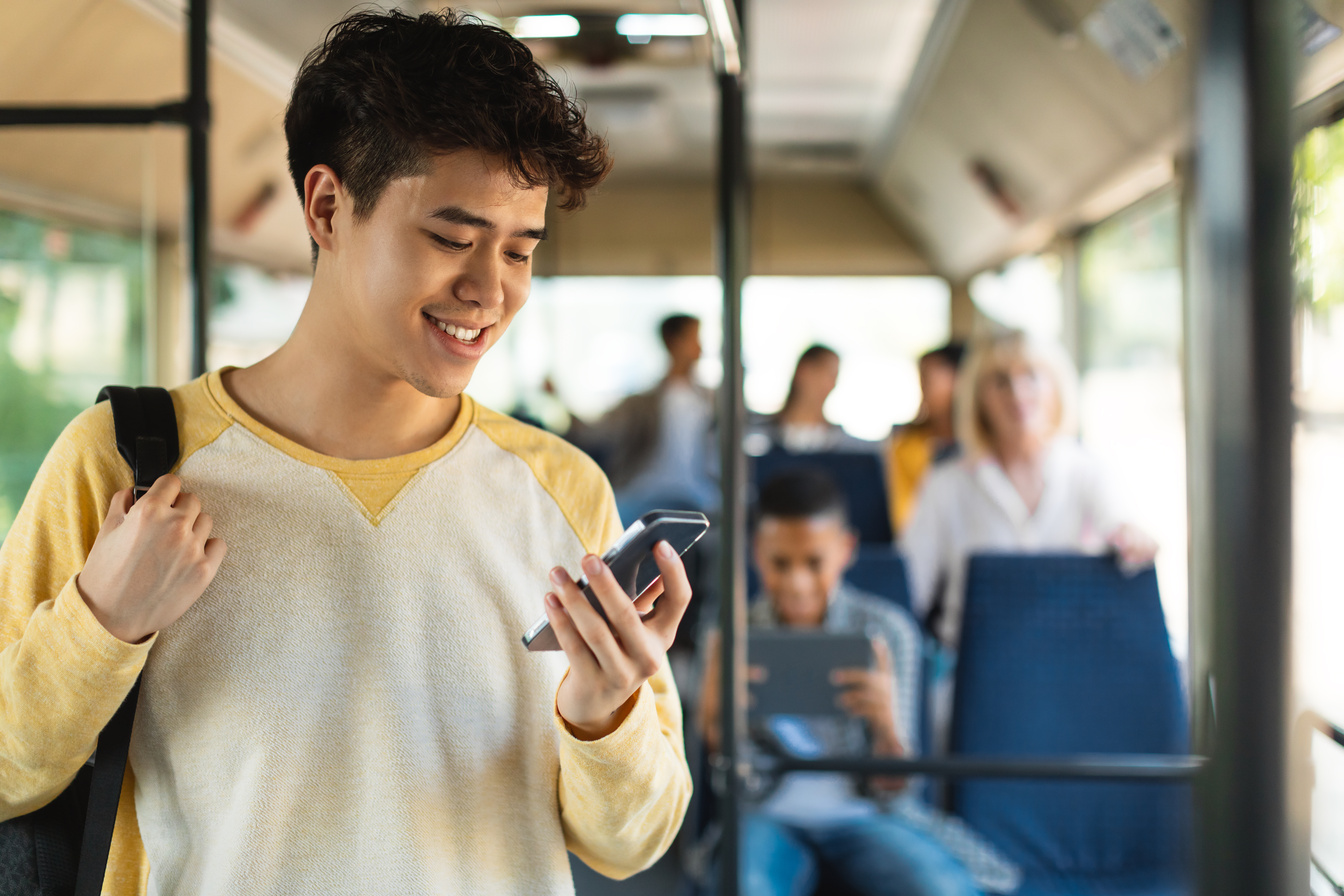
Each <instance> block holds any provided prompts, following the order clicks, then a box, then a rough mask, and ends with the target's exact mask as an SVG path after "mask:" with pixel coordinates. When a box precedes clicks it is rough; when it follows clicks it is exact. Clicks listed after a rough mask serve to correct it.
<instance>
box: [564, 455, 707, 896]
mask: <svg viewBox="0 0 1344 896" xmlns="http://www.w3.org/2000/svg"><path fill="white" fill-rule="evenodd" d="M602 484H603V486H605V488H604V489H603V491H602V495H603V500H602V504H603V505H604V506H603V507H602V512H601V513H600V514H598V515H597V518H596V519H595V520H594V523H595V524H596V525H594V526H593V527H592V529H593V531H592V532H591V533H589V534H587V535H586V537H585V538H584V541H585V543H592V544H594V547H591V548H589V550H592V551H593V552H594V553H597V552H598V546H601V547H606V546H607V545H610V544H612V543H613V542H615V540H616V539H617V538H618V537H619V536H620V534H621V521H620V516H619V514H618V512H617V510H616V500H615V498H613V497H612V496H611V487H610V486H609V485H607V484H606V482H605V477H604V478H603V483H602ZM636 693H637V696H636V699H635V705H634V706H633V707H632V708H631V710H630V714H629V715H627V716H626V717H625V719H624V721H622V722H621V725H620V727H619V728H617V729H616V730H615V731H613V732H612V733H610V734H608V735H607V736H606V737H603V738H600V739H598V740H595V741H581V740H579V739H578V738H576V737H574V735H573V734H571V733H570V731H569V729H568V728H567V727H566V726H565V723H564V721H563V720H562V719H561V718H560V714H559V712H556V714H555V722H556V727H557V728H558V729H559V731H560V781H559V793H560V822H561V824H562V826H563V827H564V831H565V845H566V846H567V847H569V850H570V851H571V852H573V853H574V854H575V855H576V856H578V857H579V858H580V859H583V861H584V862H585V863H587V865H588V867H590V868H592V869H593V870H594V871H597V872H599V873H601V874H605V875H606V876H607V877H613V878H616V879H618V880H619V879H623V878H626V877H629V876H630V875H632V874H635V873H637V872H640V871H643V870H644V869H645V868H648V867H649V866H650V865H652V864H653V863H654V862H656V861H658V859H659V858H660V857H661V856H662V855H663V853H665V852H667V849H668V847H670V846H671V845H672V841H673V840H675V839H676V836H677V831H679V830H680V829H681V822H682V819H683V818H684V817H685V815H686V807H687V806H688V805H689V804H690V800H691V772H690V768H689V767H688V766H687V765H686V747H685V737H684V735H683V733H682V717H681V698H680V696H679V695H678V694H677V686H676V683H675V682H674V681H673V679H672V669H671V667H670V666H669V665H668V663H667V657H663V663H662V668H661V669H659V671H658V672H657V673H656V674H655V675H654V676H653V677H652V678H650V679H649V680H648V681H647V682H646V683H645V684H644V685H642V686H641V687H640V689H639V691H638V692H636Z"/></svg>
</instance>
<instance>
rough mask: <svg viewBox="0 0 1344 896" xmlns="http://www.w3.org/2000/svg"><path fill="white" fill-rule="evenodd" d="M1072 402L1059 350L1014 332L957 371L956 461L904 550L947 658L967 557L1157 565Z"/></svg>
mask: <svg viewBox="0 0 1344 896" xmlns="http://www.w3.org/2000/svg"><path fill="white" fill-rule="evenodd" d="M1077 391H1078V384H1077V375H1076V374H1075V373H1074V370H1073V365H1072V364H1071V363H1070V362H1069V360H1068V358H1067V356H1066V355H1065V354H1064V352H1063V350H1062V349H1061V348H1059V347H1058V346H1055V345H1051V344H1046V343H1042V342H1040V341H1038V340H1036V339H1033V338H1032V337H1030V336H1027V335H1026V334H1025V333H1022V332H1018V331H1012V332H1007V333H1004V334H1001V335H999V336H996V337H994V338H992V339H990V340H988V341H987V342H986V343H985V344H983V345H982V346H980V347H979V348H978V349H977V350H976V351H975V352H974V353H973V354H972V356H971V357H970V358H969V359H968V360H967V362H966V367H965V369H964V370H963V371H962V376H961V380H960V382H959V383H958V386H957V395H956V420H957V436H958V439H959V441H960V442H961V445H962V450H963V452H964V454H963V457H962V458H961V459H960V460H957V461H955V462H951V463H946V464H942V465H941V466H939V467H937V468H935V469H934V470H933V471H932V472H930V473H929V475H928V477H927V478H926V479H925V482H924V489H923V492H922V493H921V495H920V499H919V506H918V507H917V508H916V510H915V515H914V517H913V518H912V519H911V521H910V525H909V527H908V528H907V530H906V532H905V533H904V535H903V537H902V539H901V550H902V552H903V553H904V554H905V559H906V564H907V568H908V571H909V575H910V597H911V601H912V604H913V606H914V610H915V613H916V614H917V615H919V616H920V617H921V618H922V619H924V620H925V623H926V625H927V626H928V627H929V628H930V629H931V630H932V631H933V632H934V633H935V634H936V635H937V636H938V639H939V640H940V641H941V642H942V644H943V645H945V646H946V647H947V648H949V649H950V651H955V649H956V646H957V644H958V642H959V640H960V637H961V615H962V608H963V604H964V602H965V593H964V589H965V579H966V562H967V560H968V559H969V557H970V556H971V555H972V554H975V553H979V552H982V551H1018V552H1021V551H1084V552H1101V551H1105V550H1113V551H1115V552H1116V554H1117V557H1118V560H1119V562H1120V563H1121V564H1122V566H1124V567H1126V568H1130V569H1135V570H1137V569H1140V568H1142V567H1145V566H1147V565H1148V564H1150V563H1152V561H1153V557H1154V556H1155V555H1156V554H1157V542H1155V541H1153V539H1152V538H1151V537H1149V536H1148V535H1147V534H1145V533H1144V532H1143V531H1142V530H1140V529H1139V528H1137V527H1136V526H1134V525H1132V524H1130V523H1128V522H1127V517H1126V515H1125V512H1124V511H1123V510H1122V507H1121V502H1120V501H1119V500H1118V498H1117V496H1116V495H1115V493H1114V491H1113V490H1112V489H1111V488H1110V487H1109V483H1108V482H1107V480H1106V477H1105V475H1104V474H1103V471H1102V468H1101V465H1100V464H1099V463H1098V461H1097V460H1096V459H1095V458H1094V457H1093V456H1092V455H1091V454H1089V453H1088V452H1087V451H1085V450H1084V449H1083V448H1082V446H1081V445H1079V444H1078V442H1077V440H1076V439H1075V438H1074V429H1075V419H1076V416H1075V404H1076V396H1077ZM931 691H932V692H933V695H934V697H933V700H932V716H933V740H934V749H935V751H941V748H942V746H943V744H945V743H946V736H947V726H948V721H949V717H950V709H951V690H950V681H949V680H948V679H947V678H943V679H940V680H938V681H934V682H932V683H931Z"/></svg>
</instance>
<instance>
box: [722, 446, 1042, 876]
mask: <svg viewBox="0 0 1344 896" xmlns="http://www.w3.org/2000/svg"><path fill="white" fill-rule="evenodd" d="M855 545H856V540H855V536H854V534H853V533H852V532H851V531H850V529H849V524H848V519H847V515H846V505H845V499H844V496H843V495H842V494H841V492H840V490H839V488H838V487H837V486H836V484H835V483H834V481H832V480H831V479H830V478H829V477H828V476H827V475H826V474H824V473H821V472H818V471H812V470H807V469H801V470H797V471H790V472H784V473H781V474H779V475H778V476H776V477H775V478H773V479H771V480H770V481H769V482H767V483H766V484H765V485H763V486H762V487H761V493H760V498H759V503H758V507H757V526H756V533H755V537H754V545H753V546H754V559H755V563H756V569H757V571H758V572H759V573H760V577H761V585H762V592H763V594H762V596H760V597H758V598H757V599H756V600H755V601H754V602H753V603H752V605H751V606H750V608H749V609H748V621H749V623H750V625H751V626H752V627H753V628H776V627H786V628H803V629H815V628H820V629H824V630H826V631H831V632H865V633H868V634H869V635H870V636H871V637H872V639H873V655H874V658H875V662H874V668H871V669H841V670H836V671H834V672H833V673H832V681H833V682H834V683H835V684H838V685H843V686H844V687H845V690H844V692H843V695H842V696H841V697H840V703H841V706H842V707H843V709H844V710H845V712H846V713H847V714H848V715H849V717H850V718H849V719H848V720H846V719H821V718H803V717H788V718H787V719H786V720H785V719H783V718H782V717H781V719H771V720H765V725H766V728H767V729H772V730H773V728H774V726H776V725H780V723H781V722H782V723H783V724H782V725H780V727H779V733H780V735H781V736H780V737H779V742H780V745H781V746H783V747H784V748H785V749H788V748H791V747H792V748H795V749H798V748H801V749H802V751H803V752H805V754H808V755H844V754H849V755H855V754H856V753H857V752H859V751H867V752H871V753H872V754H873V755H877V756H902V755H907V754H910V753H911V752H913V751H912V750H911V743H912V738H913V737H914V736H915V734H914V733H915V732H916V731H917V724H918V722H917V718H918V708H919V688H920V685H919V668H920V635H919V629H918V627H917V626H916V625H915V622H914V620H913V619H912V618H911V616H910V614H908V613H906V612H905V611H904V610H902V609H900V608H899V607H897V606H895V605H893V604H891V603H889V602H887V601H884V600H882V599H881V598H879V597H875V596H873V595H870V594H866V593H864V592H862V591H859V590H857V589H855V588H854V587H852V586H851V585H849V584H847V583H846V582H845V581H844V578H843V577H844V572H845V570H846V568H848V566H849V565H850V561H851V560H852V559H853V556H854V549H855ZM715 640H716V639H711V646H710V649H709V653H708V661H707V663H706V669H705V676H704V681H703V688H702V693H701V697H700V712H699V717H700V724H701V728H702V730H703V731H704V733H705V740H706V743H707V746H708V747H709V748H710V749H711V750H713V749H715V748H716V747H717V745H718V740H719V737H718V727H719V726H718V714H719V692H718V682H719V663H718V653H717V644H716V643H714V642H715ZM752 674H756V673H754V671H753V673H752ZM872 783H873V787H872V790H871V791H870V792H866V793H865V792H861V791H860V790H859V789H857V788H856V787H855V784H854V781H853V779H852V778H851V777H850V776H848V775H845V774H839V773H817V772H794V773H790V774H788V775H785V776H784V778H783V779H782V780H781V781H780V782H779V783H778V786H777V787H775V788H774V789H773V790H772V791H771V792H769V793H768V794H762V795H758V797H757V799H756V805H754V806H753V807H752V809H751V810H750V811H749V812H748V813H747V814H746V816H745V824H744V828H743V846H742V869H741V873H742V887H743V892H745V893H751V894H753V896H757V894H760V896H775V894H779V896H806V894H810V893H812V892H813V890H814V888H815V887H816V884H817V881H818V879H819V878H821V877H822V875H823V874H824V875H825V877H826V879H829V880H831V881H835V882H840V883H842V884H843V885H844V886H845V887H847V888H848V889H849V890H850V891H852V892H856V893H860V894H864V896H888V894H890V896H969V894H974V893H976V892H978V888H983V889H986V890H990V891H992V892H1011V891H1012V889H1013V888H1015V887H1016V886H1017V883H1018V881H1019V880H1020V874H1019V873H1018V872H1017V870H1016V869H1015V868H1014V867H1013V866H1012V865H1011V864H1010V863H1008V862H1007V861H1006V860H1005V859H1003V858H1001V857H1000V856H998V855H997V854H996V853H995V852H994V851H993V849H992V848H991V847H990V846H989V845H988V844H986V843H984V842H983V841H982V840H981V839H980V838H979V837H978V836H977V835H976V834H974V833H973V832H972V831H970V830H969V829H967V828H966V827H965V826H964V825H961V824H959V823H958V822H956V821H955V820H954V819H951V818H947V817H943V816H941V815H939V814H937V813H935V812H933V811H932V810H930V809H929V808H928V807H927V806H926V805H925V804H924V803H922V802H921V801H920V800H919V799H918V797H917V796H915V795H914V794H913V793H908V792H906V789H905V782H904V781H903V780H900V779H882V778H880V779H875V780H874V781H873V782H872Z"/></svg>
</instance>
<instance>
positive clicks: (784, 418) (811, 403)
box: [756, 344, 877, 454]
mask: <svg viewBox="0 0 1344 896" xmlns="http://www.w3.org/2000/svg"><path fill="white" fill-rule="evenodd" d="M839 377H840V355H839V354H837V353H836V351H835V349H833V348H830V347H829V346H825V345H820V344H815V345H811V346H809V347H808V348H807V350H806V351H804V352H803V353H802V355H800V356H799V358H798V363H797V365H795V366H794V368H793V379H792V380H791V381H790V383H789V392H788V395H787V396H786V397H785V398H784V406H783V407H781V408H780V409H779V411H778V412H776V413H775V414H774V415H773V416H771V417H767V418H765V420H764V421H763V423H761V424H760V425H759V426H758V427H756V431H757V432H758V433H760V434H763V435H764V436H765V437H766V438H767V439H769V447H772V448H782V449H784V450H785V451H788V452H790V453H792V454H812V453H816V452H821V451H872V450H875V449H876V448H877V445H876V444H874V443H872V442H868V441H865V440H863V439H856V438H854V437H853V436H851V435H849V434H847V433H846V432H845V431H844V430H843V429H841V428H840V426H839V424H836V423H832V422H831V421H829V420H827V419H826V410H825V408H826V399H827V398H829V397H830V396H831V393H832V392H833V391H835V384H836V381H837V380H838V379H839Z"/></svg>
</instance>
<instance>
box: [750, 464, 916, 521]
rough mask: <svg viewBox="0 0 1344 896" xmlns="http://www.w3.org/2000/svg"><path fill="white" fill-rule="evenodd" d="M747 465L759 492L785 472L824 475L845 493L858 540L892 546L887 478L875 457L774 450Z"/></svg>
mask: <svg viewBox="0 0 1344 896" xmlns="http://www.w3.org/2000/svg"><path fill="white" fill-rule="evenodd" d="M750 462H751V464H752V482H753V483H754V485H755V487H756V489H757V490H758V491H759V489H760V486H761V484H762V483H763V482H765V481H766V480H768V479H769V478H770V477H772V476H774V475H775V474H776V473H781V472H783V471H784V470H791V469H798V468H800V467H809V468H813V469H819V470H822V471H824V472H826V473H827V474H829V475H830V477H831V478H832V479H834V480H835V482H836V484H837V485H839V486H840V489H841V491H843V492H844V493H845V499H846V500H847V501H848V503H849V522H850V525H852V526H853V527H854V529H855V531H857V532H858V533H859V540H860V541H863V542H885V543H887V544H890V543H891V541H892V534H891V516H890V514H889V512H888V510H887V486H886V479H885V477H884V476H883V474H882V462H881V461H880V460H879V459H878V456H877V455H876V454H870V453H867V452H857V451H827V452H818V453H816V454H792V453H790V452H788V451H783V450H781V449H778V448H776V449H773V450H771V451H769V452H767V453H765V454H762V455H761V456H759V457H755V458H751V459H750Z"/></svg>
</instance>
